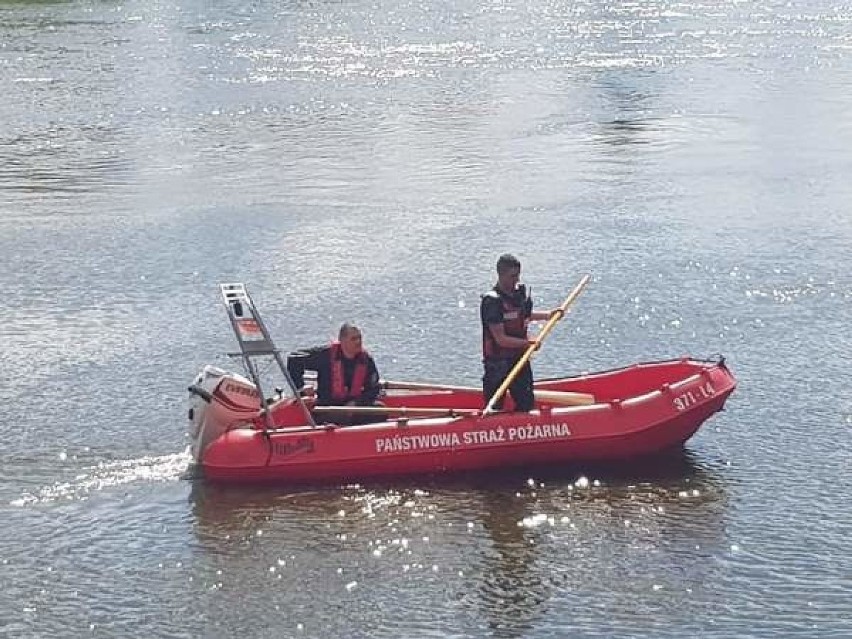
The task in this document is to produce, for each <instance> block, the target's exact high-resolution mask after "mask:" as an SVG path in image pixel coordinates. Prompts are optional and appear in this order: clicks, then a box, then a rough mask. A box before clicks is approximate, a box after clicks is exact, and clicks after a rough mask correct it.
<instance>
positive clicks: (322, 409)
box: [311, 406, 481, 417]
mask: <svg viewBox="0 0 852 639" xmlns="http://www.w3.org/2000/svg"><path fill="white" fill-rule="evenodd" d="M311 410H312V411H313V412H315V413H332V414H334V413H355V414H361V415H388V414H391V415H400V416H403V417H405V416H411V415H478V414H479V413H480V412H481V411H480V410H479V409H476V408H432V407H427V408H416V407H411V408H409V407H407V406H314V408H312V409H311Z"/></svg>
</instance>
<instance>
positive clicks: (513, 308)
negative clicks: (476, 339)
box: [482, 289, 529, 359]
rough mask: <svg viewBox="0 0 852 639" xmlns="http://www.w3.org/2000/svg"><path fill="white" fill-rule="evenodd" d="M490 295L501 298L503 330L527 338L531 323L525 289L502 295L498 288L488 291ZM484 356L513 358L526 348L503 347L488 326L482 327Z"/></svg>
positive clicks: (512, 335) (489, 357) (487, 357)
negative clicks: (528, 326)
mask: <svg viewBox="0 0 852 639" xmlns="http://www.w3.org/2000/svg"><path fill="white" fill-rule="evenodd" d="M487 295H488V296H489V297H492V298H495V299H499V300H500V303H501V304H502V306H503V330H504V331H505V332H506V335H509V336H510V337H520V338H521V339H527V325H528V324H529V301H528V300H527V299H526V294H525V291H524V290H523V289H521V290H520V291H516V293H515V295H511V296H510V295H501V294H500V293H499V292H497V291H496V290H492V291H489V292H488V293H487ZM482 329H483V330H482V356H483V357H484V358H485V359H496V358H513V357H517V356H519V355H522V354H523V352H524V350H525V348H503V347H502V346H500V345H499V344H498V343H497V340H495V339H494V336H493V335H492V334H491V329H490V328H489V327H488V326H483V327H482Z"/></svg>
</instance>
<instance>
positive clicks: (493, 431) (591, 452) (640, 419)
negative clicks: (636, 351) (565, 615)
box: [198, 359, 736, 483]
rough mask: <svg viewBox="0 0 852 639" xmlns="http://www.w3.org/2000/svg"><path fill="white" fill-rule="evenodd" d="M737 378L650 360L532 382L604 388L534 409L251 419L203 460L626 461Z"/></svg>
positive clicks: (389, 473) (313, 464)
mask: <svg viewBox="0 0 852 639" xmlns="http://www.w3.org/2000/svg"><path fill="white" fill-rule="evenodd" d="M735 386H736V381H735V379H734V377H733V375H732V374H731V372H730V371H729V370H728V368H727V366H726V365H725V364H724V361H721V360H720V361H715V362H706V361H700V360H691V359H681V360H671V361H666V362H652V363H648V364H639V365H633V366H631V367H627V368H623V369H618V370H614V371H605V372H602V373H595V374H590V375H580V376H575V377H568V378H562V379H553V380H543V381H541V382H539V383H537V384H536V388H537V389H542V390H551V391H554V390H555V391H563V392H565V391H570V392H583V393H593V394H594V395H595V396H596V397H597V398H598V399H597V401H596V402H595V403H593V404H591V405H583V406H570V407H563V406H550V405H548V404H546V403H545V402H540V403H538V405H537V408H536V410H534V411H531V412H529V413H519V412H499V413H493V414H489V415H482V414H465V415H463V416H459V417H453V416H448V417H438V418H425V419H408V418H399V419H392V420H390V421H386V422H382V423H377V424H366V425H361V426H349V427H342V426H335V425H324V426H316V427H309V426H302V425H299V424H281V426H280V427H276V428H275V429H274V430H264V429H262V428H258V427H257V426H255V427H246V426H245V424H243V425H242V427H240V428H235V429H231V430H227V431H226V432H224V433H223V434H222V435H221V436H219V437H217V438H216V439H215V440H214V441H212V442H211V443H209V444H208V445H206V447H205V448H204V450H203V451H202V452H201V453H200V459H199V460H198V461H199V463H200V466H201V469H202V472H203V475H204V476H205V477H206V478H208V479H210V480H214V481H227V482H258V481H270V482H283V483H304V482H310V483H317V482H343V483H349V482H358V481H361V480H364V479H369V478H376V477H399V476H410V475H421V474H435V473H450V472H463V471H477V470H486V469H500V468H509V467H528V466H532V467H535V466H553V465H570V464H578V463H586V462H620V461H625V460H629V459H635V458H638V457H645V456H649V455H653V454H657V453H660V452H662V451H665V450H667V449H672V448H676V447H680V446H682V445H683V444H684V443H685V442H686V441H687V440H689V438H690V437H692V436H693V435H694V434H695V432H696V431H697V430H698V429H699V428H700V426H701V425H702V424H703V423H704V422H705V421H706V420H707V419H708V418H709V417H711V416H712V415H713V414H714V413H716V412H717V411H719V410H721V409H722V408H723V406H724V404H725V402H726V400H727V398H728V396H729V395H730V394H731V393H732V392H733V390H734V388H735ZM448 388H452V387H448ZM387 404H388V405H389V406H403V405H405V406H411V407H412V409H413V408H415V407H417V406H419V407H434V406H451V407H453V408H457V409H463V408H481V407H482V397H481V394H478V393H475V392H471V391H465V390H460V391H457V392H456V391H449V392H440V393H436V392H433V393H421V394H408V395H403V396H400V397H389V398H387ZM281 414H282V415H283V414H285V413H284V412H282V413H281ZM287 414H288V415H289V414H292V411H291V412H290V413H287ZM277 423H278V421H276V424H277Z"/></svg>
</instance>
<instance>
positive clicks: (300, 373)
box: [287, 346, 327, 389]
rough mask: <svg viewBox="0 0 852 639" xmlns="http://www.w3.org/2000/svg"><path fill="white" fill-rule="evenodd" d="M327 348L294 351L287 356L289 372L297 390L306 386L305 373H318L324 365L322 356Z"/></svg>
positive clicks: (315, 347)
mask: <svg viewBox="0 0 852 639" xmlns="http://www.w3.org/2000/svg"><path fill="white" fill-rule="evenodd" d="M326 348H327V347H325V346H314V347H313V348H307V349H303V350H298V351H293V352H292V353H290V354H289V355H288V356H287V372H288V373H290V378H291V379H292V380H293V384H294V385H295V387H296V388H297V389H301V388H303V387H304V385H305V371H306V370H308V371H318V370H319V367H320V366H321V365H322V354H323V351H325V349H326Z"/></svg>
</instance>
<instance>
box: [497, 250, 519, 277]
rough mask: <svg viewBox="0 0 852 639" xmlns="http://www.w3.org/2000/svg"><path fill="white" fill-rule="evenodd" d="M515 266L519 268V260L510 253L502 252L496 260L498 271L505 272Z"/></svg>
mask: <svg viewBox="0 0 852 639" xmlns="http://www.w3.org/2000/svg"><path fill="white" fill-rule="evenodd" d="M516 268H518V269H519V268H521V261H520V260H519V259H518V258H517V257H515V256H514V255H512V254H511V253H503V255H501V256H500V257H499V259H498V260H497V272H498V273H505V272H506V271H509V270H511V269H516Z"/></svg>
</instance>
